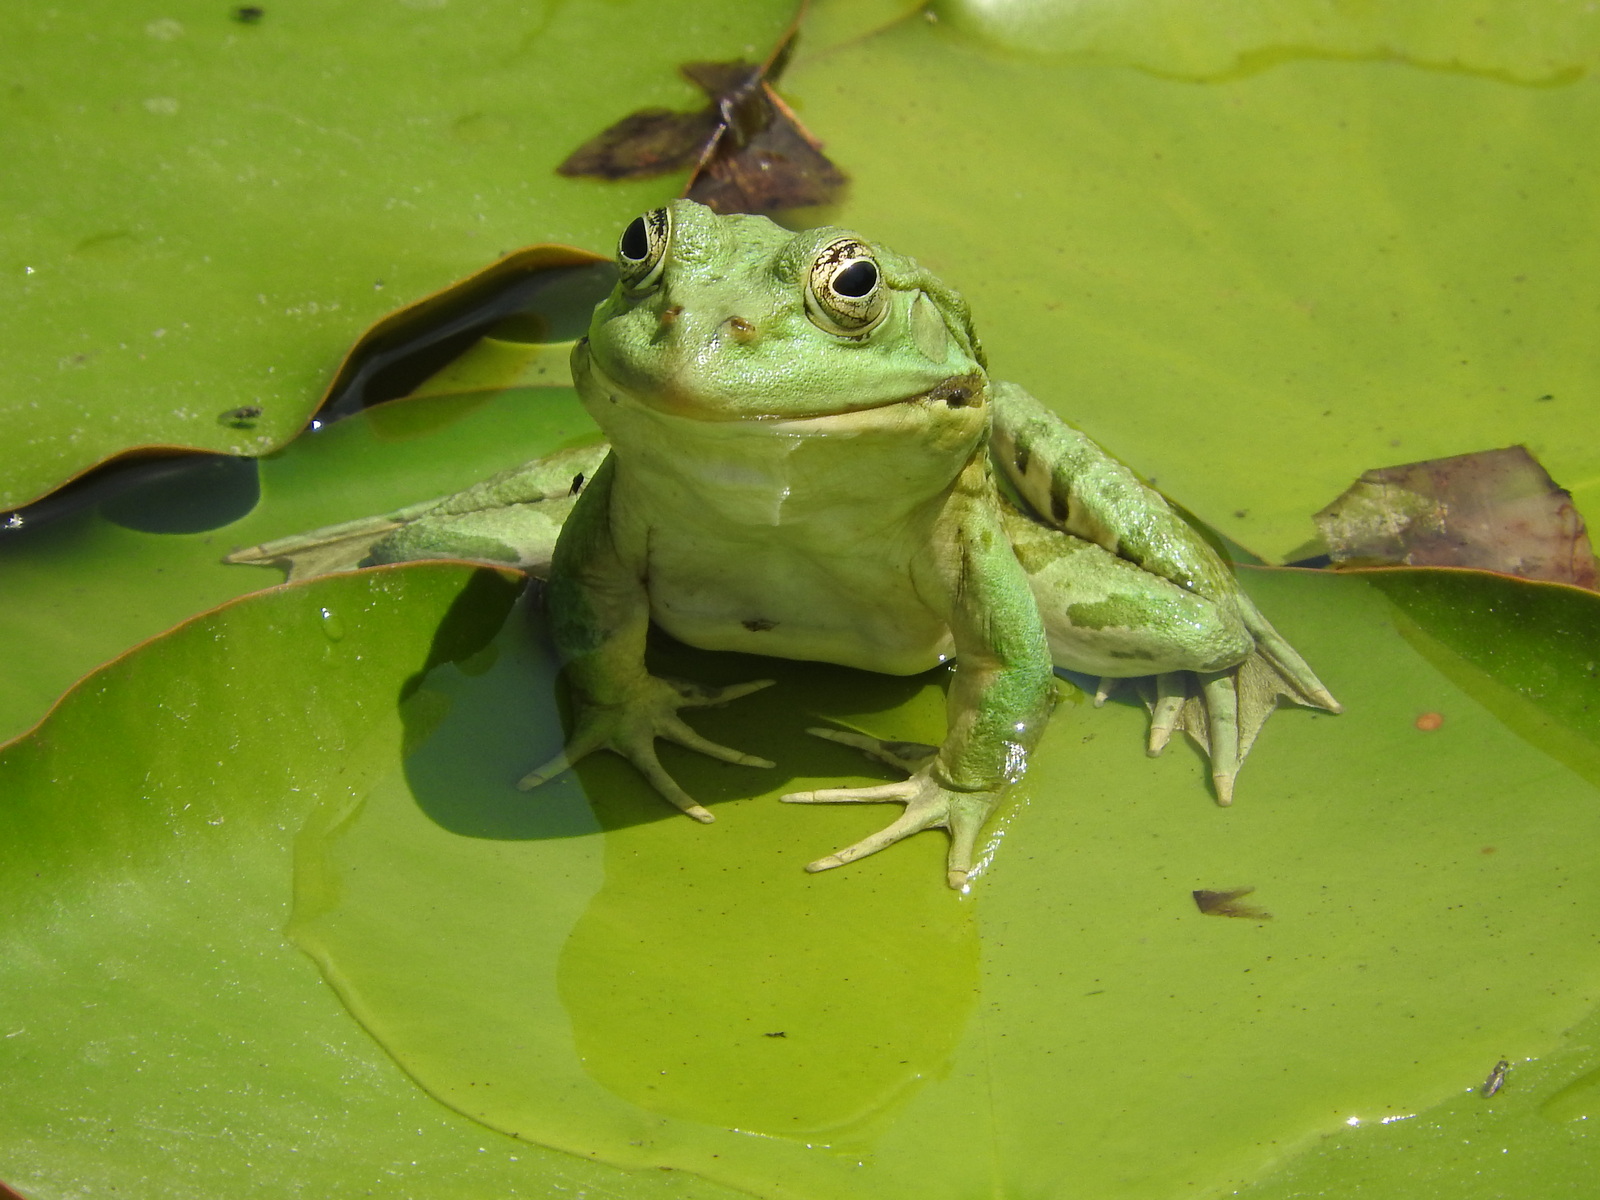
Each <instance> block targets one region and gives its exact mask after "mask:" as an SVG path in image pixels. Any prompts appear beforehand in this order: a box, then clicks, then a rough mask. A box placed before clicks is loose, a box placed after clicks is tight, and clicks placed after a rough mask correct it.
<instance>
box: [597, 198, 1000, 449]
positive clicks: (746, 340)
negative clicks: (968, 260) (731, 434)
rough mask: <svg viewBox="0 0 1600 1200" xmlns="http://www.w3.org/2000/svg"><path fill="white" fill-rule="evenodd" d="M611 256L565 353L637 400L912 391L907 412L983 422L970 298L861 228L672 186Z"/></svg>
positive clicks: (871, 401)
mask: <svg viewBox="0 0 1600 1200" xmlns="http://www.w3.org/2000/svg"><path fill="white" fill-rule="evenodd" d="M617 266H618V269H619V270H620V272H621V279H620V281H619V282H618V284H617V286H616V288H615V290H614V291H613V292H612V293H611V295H610V296H609V297H608V298H607V299H606V300H604V301H603V302H602V303H601V304H600V305H599V307H598V308H597V309H596V310H595V314H594V318H593V321H592V322H591V324H590V327H589V336H588V338H587V339H586V343H584V344H580V347H579V350H578V353H577V354H575V356H574V370H575V372H576V373H577V374H578V376H579V377H580V380H581V379H582V378H583V377H584V376H590V377H591V378H592V377H595V376H598V377H599V378H600V379H602V380H603V381H604V385H603V386H604V387H605V388H606V389H608V390H610V391H611V392H612V393H613V394H614V395H615V394H616V393H618V392H620V393H621V394H622V396H623V397H625V398H626V399H628V400H631V401H632V402H633V403H634V404H637V405H640V406H643V407H646V408H649V409H653V410H655V411H656V412H658V413H663V414H672V415H674V416H678V417H690V418H696V419H699V420H702V421H714V422H721V421H745V420H749V419H758V420H766V421H770V420H772V419H774V418H777V419H780V420H796V419H799V420H804V419H808V418H818V417H839V416H842V415H845V414H851V413H863V414H865V413H866V412H868V411H870V410H875V409H880V408H883V407H885V406H888V405H900V404H907V403H908V402H909V403H910V404H911V405H912V406H914V407H915V409H916V416H915V417H914V419H912V420H911V422H910V423H911V424H912V425H932V426H937V427H938V429H939V432H940V433H943V434H945V435H947V436H948V435H949V434H950V433H952V432H956V430H953V429H951V428H950V426H952V425H954V426H956V427H957V429H959V430H960V431H961V432H965V431H966V430H967V429H968V428H970V429H971V431H972V433H973V434H974V435H975V436H980V437H981V436H982V434H983V432H984V429H985V427H986V424H987V411H986V409H987V397H986V394H985V384H986V377H985V375H984V359H983V351H982V349H981V348H980V346H979V344H978V340H977V338H976V336H974V334H973V332H972V323H971V318H970V317H969V315H968V312H967V306H966V303H965V302H964V301H963V300H962V299H961V297H960V296H959V295H958V294H957V293H956V292H955V291H954V290H952V289H951V288H948V287H946V286H945V285H944V284H942V283H941V282H940V281H939V280H938V279H936V278H934V276H933V275H931V274H930V273H929V272H928V271H926V270H925V269H923V268H922V267H920V266H918V265H917V263H915V262H914V261H913V260H911V259H909V258H906V257H904V256H902V255H899V254H896V253H894V252H893V251H892V250H889V249H887V248H885V247H882V246H878V245H875V244H874V243H872V242H870V241H868V240H866V239H865V238H863V237H861V236H859V235H858V234H855V233H852V232H850V231H849V230H846V229H839V228H834V227H826V228H820V229H809V230H805V231H803V232H800V233H792V232H790V231H788V230H786V229H782V228H780V227H779V226H777V225H775V224H773V223H772V222H771V221H769V220H767V219H766V218H765V217H757V216H742V215H735V216H719V215H718V214H716V213H714V212H712V211H711V210H710V209H709V208H706V207H705V206H703V205H700V204H696V203H695V202H693V201H691V200H676V201H673V202H672V203H671V204H669V205H667V206H666V207H664V208H658V209H655V210H653V211H651V212H648V213H646V214H644V215H643V216H641V217H638V218H636V219H635V220H634V221H633V222H632V223H631V224H630V225H628V227H627V228H626V229H625V230H624V231H623V233H622V237H621V239H620V240H619V242H618V245H617ZM580 385H581V384H580ZM846 424H848V422H846Z"/></svg>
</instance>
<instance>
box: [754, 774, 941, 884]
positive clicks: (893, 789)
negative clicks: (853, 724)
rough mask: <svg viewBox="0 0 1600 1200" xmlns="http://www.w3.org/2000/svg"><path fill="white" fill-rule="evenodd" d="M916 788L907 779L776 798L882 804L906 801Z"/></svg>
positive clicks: (824, 802)
mask: <svg viewBox="0 0 1600 1200" xmlns="http://www.w3.org/2000/svg"><path fill="white" fill-rule="evenodd" d="M918 790H919V788H918V787H917V784H916V782H915V781H913V780H910V779H907V780H903V781H902V782H900V783H880V784H879V785H877V786H876V787H864V788H819V789H817V790H816V791H813V792H788V793H786V794H785V795H783V796H780V797H778V798H779V799H780V800H782V801H783V802H784V803H785V804H882V803H883V802H884V801H886V800H907V801H908V800H910V799H911V798H912V797H913V796H915V795H916V794H917V792H918ZM838 865H839V864H838V863H835V864H834V866H838Z"/></svg>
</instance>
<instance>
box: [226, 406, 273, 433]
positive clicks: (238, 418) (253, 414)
mask: <svg viewBox="0 0 1600 1200" xmlns="http://www.w3.org/2000/svg"><path fill="white" fill-rule="evenodd" d="M261 413H262V408H261V405H259V404H241V405H240V406H239V407H238V408H230V409H228V410H227V411H226V412H224V413H221V414H219V415H218V417H217V424H219V425H226V426H227V427H228V428H229V429H254V428H255V427H256V421H257V420H259V419H260V417H261Z"/></svg>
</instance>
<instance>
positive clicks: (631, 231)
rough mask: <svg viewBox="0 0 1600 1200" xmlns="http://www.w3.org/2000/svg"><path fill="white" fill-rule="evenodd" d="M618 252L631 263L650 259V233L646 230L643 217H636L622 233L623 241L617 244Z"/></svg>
mask: <svg viewBox="0 0 1600 1200" xmlns="http://www.w3.org/2000/svg"><path fill="white" fill-rule="evenodd" d="M617 251H618V253H620V254H621V255H622V257H623V258H625V259H627V260H628V261H629V262H643V261H644V260H645V258H646V257H648V255H649V254H650V231H649V230H648V229H646V228H645V224H644V218H643V217H635V218H634V219H633V222H632V224H630V225H629V226H628V227H627V228H626V229H624V230H623V231H622V240H621V241H620V242H618V243H617Z"/></svg>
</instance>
